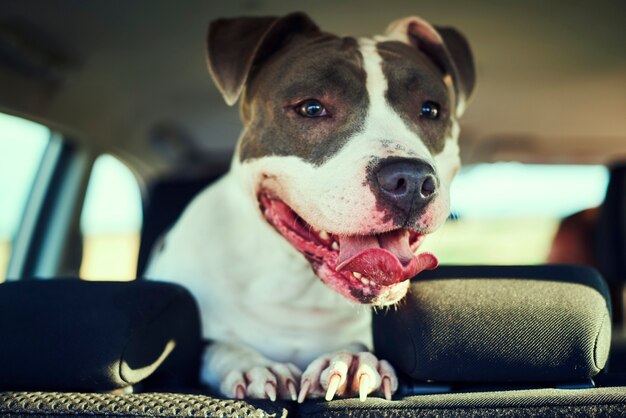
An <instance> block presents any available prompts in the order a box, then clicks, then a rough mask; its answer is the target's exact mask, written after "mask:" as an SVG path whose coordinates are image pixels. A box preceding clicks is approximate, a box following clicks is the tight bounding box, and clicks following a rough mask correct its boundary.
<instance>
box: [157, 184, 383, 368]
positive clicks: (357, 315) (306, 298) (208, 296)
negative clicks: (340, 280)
mask: <svg viewBox="0 0 626 418" xmlns="http://www.w3.org/2000/svg"><path fill="white" fill-rule="evenodd" d="M242 199H243V196H241V195H240V192H238V189H237V186H236V185H234V184H233V182H232V180H231V178H230V175H228V176H226V177H225V178H224V179H222V180H220V181H219V182H218V183H217V184H216V185H215V186H213V187H211V188H210V189H208V190H206V191H205V192H203V193H202V194H201V195H200V196H199V197H198V198H197V199H196V200H195V201H194V202H193V203H192V204H191V205H190V206H189V208H188V209H187V210H186V211H185V213H184V214H183V216H182V217H181V219H180V220H179V221H178V222H177V224H176V226H175V227H174V228H173V229H172V231H170V233H169V234H168V236H167V237H166V240H165V247H164V249H163V251H162V252H161V253H159V254H157V255H156V257H155V259H154V260H153V262H152V263H151V265H150V268H149V271H148V273H147V276H148V277H150V278H158V279H160V280H173V281H176V282H178V283H181V284H183V285H184V286H186V287H187V288H188V289H189V290H190V291H191V292H192V294H193V295H194V296H195V298H196V299H197V301H198V304H199V306H200V310H201V315H202V324H203V334H204V337H205V338H207V339H209V340H217V341H231V342H239V343H244V344H245V345H247V346H250V347H252V348H255V349H256V350H257V351H259V352H260V353H262V354H264V355H266V356H267V357H269V358H271V359H273V360H276V361H285V362H286V361H288V362H293V363H295V364H299V365H301V366H302V367H304V366H306V364H308V362H310V361H311V360H312V359H314V358H315V357H317V356H319V355H320V354H321V353H324V352H328V351H329V350H333V349H341V348H343V347H345V346H348V345H350V344H351V343H354V342H360V343H362V344H364V345H366V346H367V347H371V331H370V321H371V315H370V311H369V307H366V306H360V305H356V304H353V303H351V302H348V301H347V300H346V299H345V298H343V297H342V296H340V295H338V294H336V293H335V292H333V291H332V290H330V289H329V288H328V287H326V286H325V285H324V284H323V283H321V282H320V280H319V279H318V278H317V276H315V274H314V273H313V271H312V270H311V267H310V265H309V264H308V262H307V261H306V260H305V259H304V258H303V257H302V256H301V255H300V254H299V253H297V252H296V251H295V250H293V249H292V248H291V247H290V246H289V244H288V243H287V242H285V241H284V240H283V239H282V238H281V237H280V236H278V235H277V234H275V233H274V231H272V230H271V227H269V226H268V225H266V224H265V223H264V222H262V221H260V220H259V219H258V215H257V214H256V213H255V212H254V207H253V206H251V205H250V203H249V202H244V201H242Z"/></svg>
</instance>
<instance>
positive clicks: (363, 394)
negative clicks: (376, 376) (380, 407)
mask: <svg viewBox="0 0 626 418" xmlns="http://www.w3.org/2000/svg"><path fill="white" fill-rule="evenodd" d="M370 387H371V386H370V377H369V375H367V374H363V375H361V378H360V379H359V399H360V400H361V402H365V400H366V399H367V394H368V393H369V390H370Z"/></svg>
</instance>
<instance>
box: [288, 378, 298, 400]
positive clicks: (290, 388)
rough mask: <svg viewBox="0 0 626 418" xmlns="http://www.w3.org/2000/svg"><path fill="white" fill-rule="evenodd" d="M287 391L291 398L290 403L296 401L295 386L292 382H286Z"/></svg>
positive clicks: (296, 392)
mask: <svg viewBox="0 0 626 418" xmlns="http://www.w3.org/2000/svg"><path fill="white" fill-rule="evenodd" d="M287 390H288V391H289V396H291V400H292V401H296V400H297V399H298V391H297V390H296V384H295V383H294V382H293V380H289V381H287Z"/></svg>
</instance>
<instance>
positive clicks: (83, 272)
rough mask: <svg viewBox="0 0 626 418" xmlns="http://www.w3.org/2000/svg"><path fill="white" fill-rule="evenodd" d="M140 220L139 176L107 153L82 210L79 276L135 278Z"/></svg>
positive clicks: (96, 169)
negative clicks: (81, 251)
mask: <svg viewBox="0 0 626 418" xmlns="http://www.w3.org/2000/svg"><path fill="white" fill-rule="evenodd" d="M141 222H142V212H141V193H140V189H139V185H138V183H137V179H136V177H135V176H134V175H133V173H132V172H131V170H130V169H129V168H128V167H127V166H126V165H124V163H122V162H121V161H120V160H118V159H117V158H115V157H113V156H111V155H108V154H105V155H102V156H100V157H98V159H97V160H96V161H95V164H94V167H93V170H92V173H91V176H90V178H89V184H88V186H87V194H86V197H85V204H84V206H83V211H82V214H81V231H82V234H83V259H82V263H81V268H80V277H81V278H83V279H87V280H131V279H134V278H135V275H136V274H135V273H136V269H137V256H138V253H139V235H140V228H141Z"/></svg>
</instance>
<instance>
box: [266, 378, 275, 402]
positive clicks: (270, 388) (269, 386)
mask: <svg viewBox="0 0 626 418" xmlns="http://www.w3.org/2000/svg"><path fill="white" fill-rule="evenodd" d="M265 394H266V395H267V397H268V398H269V400H270V401H272V402H273V401H275V400H276V385H275V384H274V383H272V382H267V383H265Z"/></svg>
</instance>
